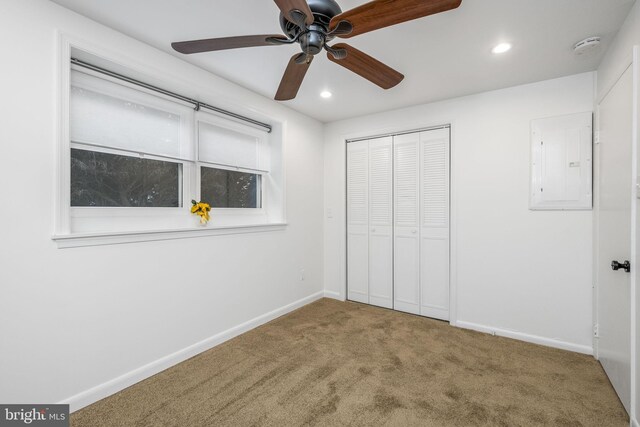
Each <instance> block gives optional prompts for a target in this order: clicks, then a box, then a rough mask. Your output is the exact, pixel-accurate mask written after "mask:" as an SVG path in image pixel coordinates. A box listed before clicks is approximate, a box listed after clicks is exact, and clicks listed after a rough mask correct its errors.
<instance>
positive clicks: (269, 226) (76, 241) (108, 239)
mask: <svg viewBox="0 0 640 427" xmlns="http://www.w3.org/2000/svg"><path fill="white" fill-rule="evenodd" d="M287 225H288V224H287V223H286V222H270V223H264V224H247V225H220V226H215V227H207V228H176V229H167V230H144V231H122V232H120V231H114V232H103V233H75V234H54V235H53V236H52V240H53V241H55V242H56V243H57V245H58V248H59V249H67V248H79V247H87V246H103V245H120V244H126V243H137V242H156V241H162V240H175V239H185V238H198V237H209V236H224V235H230V234H247V233H264V232H272V231H284V230H286V228H287Z"/></svg>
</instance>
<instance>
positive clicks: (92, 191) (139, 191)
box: [71, 149, 182, 208]
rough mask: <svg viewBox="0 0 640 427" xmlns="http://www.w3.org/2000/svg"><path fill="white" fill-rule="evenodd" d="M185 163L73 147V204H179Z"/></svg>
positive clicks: (176, 205)
mask: <svg viewBox="0 0 640 427" xmlns="http://www.w3.org/2000/svg"><path fill="white" fill-rule="evenodd" d="M181 168H182V165H181V164H179V163H173V162H164V161H160V160H150V159H140V158H137V157H130V156H121V155H117V154H107V153H99V152H95V151H88V150H78V149H71V206H108V207H145V208H148V207H179V206H182V200H181V196H180V188H181V185H182V182H181V181H182V178H181V175H182V174H181Z"/></svg>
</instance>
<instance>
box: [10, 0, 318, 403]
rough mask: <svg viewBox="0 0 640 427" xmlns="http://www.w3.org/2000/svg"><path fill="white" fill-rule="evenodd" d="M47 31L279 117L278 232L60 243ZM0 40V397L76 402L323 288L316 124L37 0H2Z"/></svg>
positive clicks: (232, 105) (208, 98)
mask: <svg viewBox="0 0 640 427" xmlns="http://www.w3.org/2000/svg"><path fill="white" fill-rule="evenodd" d="M57 31H62V32H65V33H69V34H71V35H74V36H77V37H79V38H82V39H85V40H86V41H87V42H90V43H94V44H96V45H97V46H102V47H106V48H108V49H110V50H111V51H113V52H116V53H117V54H118V55H121V56H126V57H128V58H130V59H131V61H133V62H137V61H139V62H141V63H144V64H153V66H154V67H156V69H157V70H158V75H159V76H166V77H167V78H169V79H170V80H171V81H176V82H182V83H180V85H179V86H180V88H181V89H185V88H189V87H190V88H196V90H194V92H198V93H199V94H200V96H199V97H200V98H201V99H202V100H203V101H205V102H209V103H211V104H214V105H219V106H222V107H226V108H229V109H231V110H235V111H239V112H245V113H246V112H247V111H249V110H251V111H253V112H255V114H259V115H267V116H270V117H272V118H273V119H274V120H277V121H284V122H286V127H285V141H284V143H285V162H286V170H285V172H286V208H287V220H288V223H289V225H288V226H287V227H286V229H285V230H280V231H273V232H266V233H253V234H241V235H228V236H216V237H205V238H195V239H184V240H172V241H163V242H149V243H135V244H125V245H118V246H99V247H88V248H75V249H58V248H57V247H56V244H55V243H54V242H53V241H52V240H51V235H52V233H53V220H52V218H51V213H52V209H53V208H52V206H53V203H54V200H53V182H54V181H55V176H54V170H53V168H54V154H55V153H54V150H55V146H56V144H55V136H56V105H57V102H58V99H57V96H56V92H55V90H56V89H55V88H56V76H57V64H56V61H57V57H58V52H57V35H56V32H57ZM0 38H2V39H3V40H5V43H3V51H2V55H3V61H2V67H1V69H0V77H1V78H0V93H1V94H2V96H1V97H0V117H2V125H1V126H0V141H1V142H2V144H1V145H0V153H1V154H0V156H1V158H2V160H3V162H2V167H1V168H0V182H2V186H1V187H0V200H2V208H1V209H0V224H2V232H1V234H0V236H1V241H2V245H1V246H0V294H1V297H0V301H1V303H0V337H1V344H0V346H1V348H0V402H4V403H24V402H52V403H55V402H58V401H63V400H67V399H68V398H70V397H71V396H76V398H74V399H73V402H74V403H75V405H74V406H72V409H73V407H76V408H77V407H78V406H80V405H83V404H86V403H89V402H91V401H92V400H94V399H95V398H97V397H100V396H101V395H104V394H105V393H108V392H112V391H115V390H117V389H118V388H120V387H122V386H124V385H127V384H128V383H129V382H131V381H134V380H135V379H139V378H142V377H144V376H145V375H148V374H150V373H152V372H153V371H154V370H158V369H160V368H162V367H165V366H167V365H169V364H171V363H174V362H175V361H177V360H178V359H180V358H181V357H186V356H189V355H191V354H193V353H195V352H197V351H199V350H202V349H203V348H206V347H207V346H209V345H211V344H213V343H214V342H216V340H215V339H214V340H210V341H205V342H204V343H202V341H203V340H206V339H208V338H210V337H213V336H215V335H216V334H220V333H222V332H224V331H228V330H229V329H230V328H233V327H237V326H238V325H241V324H243V322H247V321H249V320H251V319H254V318H256V317H258V316H262V315H265V314H267V313H270V312H272V311H273V310H277V309H280V308H282V307H285V306H287V305H289V304H292V303H295V302H296V301H300V300H301V299H304V298H307V297H310V298H314V297H318V296H320V295H322V289H323V280H322V274H323V270H322V265H323V259H322V257H323V253H322V249H321V248H322V234H323V219H322V200H321V197H318V196H317V195H321V194H322V191H323V189H322V188H323V182H322V173H323V165H322V158H323V140H322V133H323V126H322V124H321V123H319V122H317V121H315V120H312V119H309V118H307V117H305V116H303V115H301V114H298V113H295V112H293V111H292V110H290V109H288V108H286V107H284V106H282V105H281V104H278V103H275V102H273V101H271V100H269V99H266V98H263V97H261V96H258V95H256V94H253V93H252V92H249V91H247V90H245V89H242V88H240V87H238V86H236V85H233V84H231V83H229V82H227V81H225V80H223V79H220V78H217V77H215V76H212V75H211V74H209V73H207V72H205V71H203V70H201V69H199V68H196V67H194V66H191V65H188V64H187V63H185V62H183V61H181V60H179V59H177V58H174V57H172V56H170V55H168V54H166V53H163V52H160V51H158V50H155V49H152V48H150V47H148V46H146V45H144V44H142V43H140V42H137V41H136V40H133V39H131V38H128V37H125V36H123V35H121V34H119V33H116V32H114V31H112V30H110V29H108V28H106V27H103V26H101V25H98V24H96V23H95V22H93V21H90V20H88V19H86V18H83V17H81V16H79V15H76V14H74V13H72V12H70V11H68V10H66V9H63V8H61V7H59V6H57V5H55V4H53V3H51V2H49V1H46V0H3V1H2V2H0ZM170 88H173V87H170ZM241 108H245V109H246V110H240V109H241ZM300 267H304V269H305V276H306V280H305V281H300V280H299V269H300ZM305 301H308V299H307V300H305ZM238 330H239V329H236V330H235V331H236V332H237V331H238ZM218 338H220V337H218ZM218 340H219V339H218ZM197 343H200V345H198V344H197ZM193 345H195V347H191V348H188V347H189V346H193ZM186 348H188V349H187V350H186V351H184V352H183V353H181V354H178V355H177V356H176V357H173V358H172V357H170V355H172V354H174V353H175V352H178V351H181V350H183V349H186ZM167 356H169V358H166V357H167ZM162 358H165V359H162ZM158 360H160V362H158ZM154 361H155V362H157V364H156V365H152V366H151V367H148V369H144V368H143V369H142V370H140V371H137V372H135V373H134V375H132V376H129V377H124V378H120V379H118V378H117V377H119V376H122V375H125V376H126V375H128V374H131V372H132V371H133V370H136V369H139V368H141V367H144V366H147V365H148V364H150V363H152V362H154ZM112 380H113V382H112V383H109V384H107V386H105V387H103V388H102V389H101V388H98V389H94V390H91V391H89V392H88V393H87V394H84V395H80V396H77V395H78V394H79V393H83V392H86V391H87V390H89V389H91V388H92V387H97V386H100V385H101V384H104V383H105V382H107V381H112Z"/></svg>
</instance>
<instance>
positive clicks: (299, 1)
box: [273, 0, 313, 25]
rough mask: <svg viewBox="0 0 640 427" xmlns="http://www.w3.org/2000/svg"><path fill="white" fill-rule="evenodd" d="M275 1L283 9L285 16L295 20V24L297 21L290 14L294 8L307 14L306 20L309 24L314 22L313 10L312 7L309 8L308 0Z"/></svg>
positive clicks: (292, 20)
mask: <svg viewBox="0 0 640 427" xmlns="http://www.w3.org/2000/svg"><path fill="white" fill-rule="evenodd" d="M273 1H275V2H276V5H277V6H278V8H279V9H280V10H281V11H282V14H283V15H284V17H285V18H287V19H288V20H289V21H291V22H293V23H294V24H295V22H296V21H295V19H294V18H292V17H291V15H290V14H289V12H291V11H292V10H299V11H300V12H302V13H304V14H305V16H306V21H305V22H306V23H307V25H311V24H313V12H311V9H310V8H309V5H308V4H307V2H306V0H273Z"/></svg>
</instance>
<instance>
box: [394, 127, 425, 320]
mask: <svg viewBox="0 0 640 427" xmlns="http://www.w3.org/2000/svg"><path fill="white" fill-rule="evenodd" d="M393 148H394V177H395V180H394V210H395V211H394V269H393V275H394V281H393V308H394V309H396V310H400V311H404V312H407V313H413V314H420V173H419V172H420V133H417V132H416V133H411V134H406V135H399V136H395V137H394V139H393Z"/></svg>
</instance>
